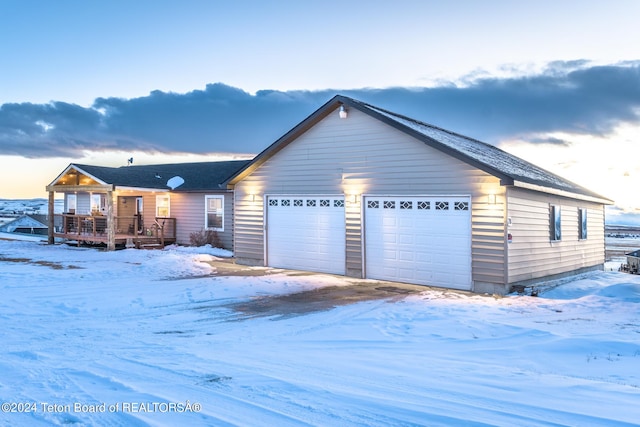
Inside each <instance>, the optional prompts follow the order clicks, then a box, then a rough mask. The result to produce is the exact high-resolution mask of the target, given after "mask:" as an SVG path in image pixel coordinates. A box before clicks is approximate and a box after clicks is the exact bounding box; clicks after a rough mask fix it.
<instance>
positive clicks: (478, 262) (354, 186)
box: [235, 109, 505, 283]
mask: <svg viewBox="0 0 640 427" xmlns="http://www.w3.org/2000/svg"><path fill="white" fill-rule="evenodd" d="M235 190H236V193H235V200H236V208H237V209H236V218H235V226H236V227H235V232H236V235H235V243H236V246H235V247H236V257H237V258H238V259H239V260H244V261H246V262H253V263H262V262H264V258H263V256H264V255H263V253H264V239H263V229H264V223H263V210H262V197H263V195H264V194H273V193H286V194H345V197H346V204H345V206H346V218H345V221H346V226H347V233H346V248H347V249H346V250H347V261H346V262H347V272H348V274H349V275H359V274H361V273H362V242H361V241H362V237H361V236H362V219H361V208H360V201H361V200H362V199H361V197H360V195H362V194H371V195H373V194H385V195H402V194H406V195H437V194H448V195H470V196H471V197H472V234H473V241H472V252H473V258H474V264H473V279H474V280H475V281H481V282H494V280H499V283H504V276H505V272H504V227H503V224H504V212H503V211H504V209H503V207H504V196H503V194H504V189H503V188H502V187H500V185H499V182H498V179H497V178H495V177H492V176H490V175H488V174H486V173H485V172H482V171H480V170H478V169H476V168H474V167H472V166H470V165H468V164H466V163H464V162H462V161H459V160H456V159H454V158H452V157H450V156H447V155H445V154H443V153H441V152H439V151H437V150H435V149H432V148H430V147H428V146H426V145H425V144H424V143H422V142H420V141H418V140H415V139H413V138H411V137H410V136H408V135H406V134H405V133H403V132H400V131H398V130H396V129H394V128H392V127H391V126H388V125H386V124H384V123H382V122H380V121H378V120H375V119H373V118H371V117H369V116H368V115H366V114H364V113H361V112H359V111H357V110H355V109H352V110H351V111H350V112H349V117H348V118H347V119H340V118H338V114H337V113H335V114H330V115H329V116H327V117H325V118H324V119H323V120H322V121H320V122H319V123H318V124H316V125H315V126H314V127H312V128H311V129H310V130H309V131H307V132H306V133H305V134H303V135H302V136H300V137H299V138H298V139H297V140H296V141H294V142H293V143H291V144H290V145H288V146H287V147H285V148H284V149H283V150H282V151H280V152H279V153H277V154H276V155H275V156H274V157H272V158H271V159H269V160H268V161H266V162H265V163H264V164H263V165H261V166H260V167H259V168H258V169H256V170H255V171H254V172H253V173H252V174H251V175H249V176H248V177H246V178H245V179H244V180H243V181H241V182H240V183H238V184H237V185H236V187H235ZM488 193H494V194H497V196H498V197H497V198H498V204H497V205H494V206H489V205H488V204H487V194H488ZM252 194H253V195H255V201H253V202H252V201H251V195H252ZM352 194H356V195H358V198H357V202H356V203H350V202H349V200H350V197H349V196H350V195H352ZM494 283H495V282H494Z"/></svg>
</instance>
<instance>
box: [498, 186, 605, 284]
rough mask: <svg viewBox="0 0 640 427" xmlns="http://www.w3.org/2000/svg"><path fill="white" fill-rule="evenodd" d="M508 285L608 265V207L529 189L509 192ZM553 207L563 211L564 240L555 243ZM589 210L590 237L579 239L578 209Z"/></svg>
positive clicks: (588, 233) (588, 232)
mask: <svg viewBox="0 0 640 427" xmlns="http://www.w3.org/2000/svg"><path fill="white" fill-rule="evenodd" d="M507 194H508V217H510V218H511V226H509V229H508V232H509V233H511V234H512V236H513V242H512V243H510V244H509V245H508V260H509V269H508V274H509V275H508V282H509V283H517V282H520V281H526V280H531V279H536V278H540V277H544V276H549V275H555V274H562V273H566V272H570V271H574V270H578V269H581V268H586V267H594V266H598V265H602V264H603V263H604V207H603V206H602V205H601V204H597V203H590V202H583V201H580V200H574V199H568V198H564V197H558V196H552V195H547V194H543V193H538V192H534V191H529V190H523V189H517V188H510V189H509V191H508V193H507ZM550 205H556V206H560V208H561V230H562V239H561V240H560V241H551V238H550ZM579 208H585V209H587V238H586V239H585V240H580V239H579V221H578V209H579Z"/></svg>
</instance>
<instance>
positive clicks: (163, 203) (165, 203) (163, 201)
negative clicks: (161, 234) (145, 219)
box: [156, 196, 169, 218]
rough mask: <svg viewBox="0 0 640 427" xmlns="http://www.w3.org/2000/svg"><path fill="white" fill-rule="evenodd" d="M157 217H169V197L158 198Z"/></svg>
mask: <svg viewBox="0 0 640 427" xmlns="http://www.w3.org/2000/svg"><path fill="white" fill-rule="evenodd" d="M156 216H157V217H165V218H167V217H169V196H156Z"/></svg>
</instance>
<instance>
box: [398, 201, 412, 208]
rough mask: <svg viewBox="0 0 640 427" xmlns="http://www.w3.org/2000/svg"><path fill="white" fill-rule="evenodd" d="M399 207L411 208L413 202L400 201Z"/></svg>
mask: <svg viewBox="0 0 640 427" xmlns="http://www.w3.org/2000/svg"><path fill="white" fill-rule="evenodd" d="M400 209H413V202H404V201H403V202H400Z"/></svg>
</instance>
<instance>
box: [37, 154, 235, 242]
mask: <svg viewBox="0 0 640 427" xmlns="http://www.w3.org/2000/svg"><path fill="white" fill-rule="evenodd" d="M247 163H248V161H246V160H233V161H220V162H200V163H175V164H163V165H144V166H123V167H117V168H114V167H104V166H93V165H82V164H75V163H72V164H70V165H69V166H67V168H66V169H65V170H64V171H62V173H60V175H58V176H57V177H56V178H55V179H54V180H53V181H52V182H51V184H49V185H48V186H47V191H48V192H49V211H50V212H49V217H50V218H51V221H53V218H55V217H60V218H61V224H62V226H61V230H60V231H54V229H53V227H51V226H50V227H49V230H50V231H49V243H53V240H54V237H60V238H63V239H67V240H74V241H78V242H80V241H83V242H90V243H102V244H106V245H107V248H108V249H114V248H115V247H116V245H125V244H130V245H131V244H132V245H136V246H138V247H139V246H143V245H152V244H156V245H157V244H162V245H164V244H168V243H179V244H189V242H190V235H191V233H194V232H200V231H202V230H214V231H216V232H217V234H218V237H219V239H220V241H221V243H222V246H224V247H226V248H229V249H230V248H231V247H232V245H233V237H232V236H233V233H232V230H233V219H232V218H233V197H232V195H231V192H230V191H229V190H227V189H226V188H221V187H220V183H221V182H223V181H224V180H225V179H226V178H228V177H229V176H230V175H231V174H233V173H234V172H235V171H237V170H238V169H239V168H242V167H243V166H246V164H247ZM56 193H62V194H63V195H64V213H63V214H61V215H59V214H58V215H54V213H53V211H52V209H53V201H54V198H55V194H56Z"/></svg>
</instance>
